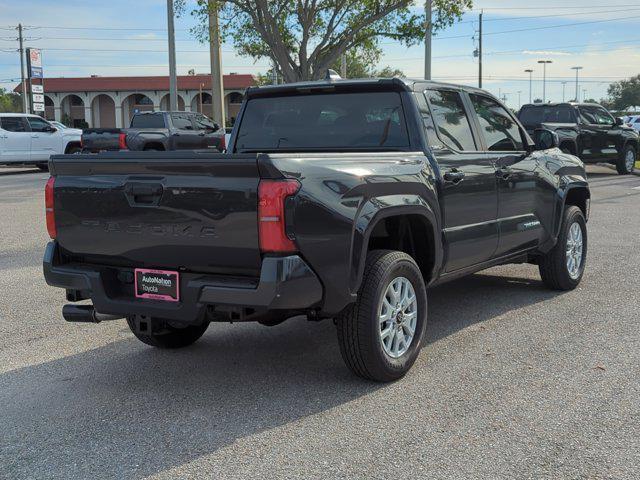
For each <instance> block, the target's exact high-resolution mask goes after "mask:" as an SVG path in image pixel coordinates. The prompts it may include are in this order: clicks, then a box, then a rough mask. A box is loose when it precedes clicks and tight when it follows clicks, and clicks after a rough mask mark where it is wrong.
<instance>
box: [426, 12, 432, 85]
mask: <svg viewBox="0 0 640 480" xmlns="http://www.w3.org/2000/svg"><path fill="white" fill-rule="evenodd" d="M431 4H432V0H427V1H426V2H425V4H424V26H425V33H424V79H425V80H431V35H432V33H433V25H432V22H431V17H432V13H431V7H432V5H431Z"/></svg>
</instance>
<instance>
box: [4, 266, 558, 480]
mask: <svg viewBox="0 0 640 480" xmlns="http://www.w3.org/2000/svg"><path fill="white" fill-rule="evenodd" d="M553 295H556V293H553V292H550V291H548V290H545V289H543V288H542V286H541V283H540V282H539V281H535V280H530V279H521V278H502V277H497V276H494V275H490V274H482V275H474V276H471V277H469V278H466V279H462V280H458V281H456V282H453V283H450V284H447V285H443V286H441V287H437V288H435V289H433V290H431V291H430V322H429V325H428V343H431V342H435V341H437V340H438V339H440V338H443V337H446V336H447V335H451V334H453V333H455V332H456V331H458V330H460V329H463V328H465V327H467V326H469V325H470V324H474V323H477V322H482V321H485V320H489V319H491V318H494V317H496V316H499V315H501V314H503V313H505V312H507V311H510V310H513V309H516V308H519V307H522V306H525V305H531V304H533V303H536V302H539V301H542V300H544V299H546V298H549V297H551V296H553ZM69 328H73V327H72V326H69ZM92 328H97V329H99V328H100V326H95V327H92ZM123 328H126V327H123ZM87 332H90V331H89V330H87ZM88 334H90V333H88ZM405 381H411V379H410V378H407V379H406V380H405ZM381 388H385V386H384V385H380V384H374V383H370V382H365V381H361V380H359V379H357V378H355V377H354V376H353V375H351V374H350V372H349V371H348V370H347V369H346V367H344V365H343V364H342V360H341V358H340V353H339V350H338V346H337V342H336V338H335V328H334V326H333V324H332V322H331V321H325V322H319V323H315V322H308V321H306V320H304V319H302V318H297V319H292V320H290V321H289V322H286V323H284V324H282V325H279V326H276V327H272V328H267V327H262V326H259V325H255V324H234V325H231V326H229V325H226V324H224V325H223V324H215V325H212V326H211V327H210V329H209V331H208V332H207V334H206V335H205V336H204V337H203V338H202V339H201V341H199V342H198V343H196V344H195V345H194V346H193V347H191V348H188V349H185V350H180V351H160V350H155V349H152V348H149V347H146V346H144V345H142V344H140V343H139V342H137V341H136V340H134V339H133V338H131V339H125V340H119V341H115V342H113V343H110V344H108V345H105V346H103V347H100V348H96V349H94V350H90V351H87V352H83V353H79V354H75V355H70V356H67V357H64V358H60V359H58V360H54V361H51V362H48V363H44V364H41V365H36V366H32V367H26V368H22V369H19V370H14V371H9V372H8V373H5V374H3V375H0V405H2V415H1V416H0V431H2V437H3V440H2V445H0V447H1V449H0V454H1V455H0V456H1V457H3V458H0V477H2V478H24V477H29V478H96V477H101V478H113V477H115V478H142V477H146V476H148V475H152V474H154V473H159V472H163V471H166V470H167V469H170V468H172V467H177V466H180V465H184V464H186V463H189V462H191V461H194V460H196V459H198V458H200V457H201V456H204V455H208V454H211V453H213V452H215V451H217V450H219V449H221V448H224V447H226V446H228V445H231V444H233V443H234V442H236V441H239V440H240V439H242V438H244V437H248V436H251V435H254V434H257V433H259V432H263V431H266V430H269V429H272V428H275V427H278V426H281V425H285V424H289V423H291V422H295V421H297V420H299V419H301V418H304V417H308V416H313V415H315V414H317V413H319V412H324V411H327V410H330V409H332V408H334V407H336V406H339V405H342V404H345V403H348V402H354V401H358V400H359V399H360V398H362V397H365V396H367V395H370V394H372V393H374V392H375V391H376V390H378V389H381ZM372 413H373V412H372ZM27 445H28V446H27Z"/></svg>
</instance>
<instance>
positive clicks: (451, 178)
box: [443, 168, 464, 185]
mask: <svg viewBox="0 0 640 480" xmlns="http://www.w3.org/2000/svg"><path fill="white" fill-rule="evenodd" d="M443 178H444V181H445V182H449V183H453V184H454V185H456V184H458V183H460V182H461V181H462V180H464V172H462V171H460V170H458V169H457V168H452V169H451V170H449V171H448V172H446V173H445V174H444V176H443Z"/></svg>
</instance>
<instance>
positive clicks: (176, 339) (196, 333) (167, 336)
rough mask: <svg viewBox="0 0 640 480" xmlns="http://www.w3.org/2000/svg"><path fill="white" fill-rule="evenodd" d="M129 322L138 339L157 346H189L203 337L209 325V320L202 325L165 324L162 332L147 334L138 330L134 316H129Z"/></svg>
mask: <svg viewBox="0 0 640 480" xmlns="http://www.w3.org/2000/svg"><path fill="white" fill-rule="evenodd" d="M127 324H128V325H129V328H130V329H131V332H132V333H133V334H134V335H135V336H136V338H137V339H138V340H140V341H141V342H142V343H146V344H147V345H151V346H152V347H156V348H183V347H188V346H189V345H191V344H193V343H195V342H196V341H197V340H198V339H199V338H200V337H202V335H204V332H206V331H207V328H208V327H209V322H204V323H203V324H201V325H187V326H185V327H181V328H177V327H173V326H171V325H164V328H163V332H162V333H159V334H150V335H145V334H141V333H139V332H137V331H136V328H135V325H134V320H133V318H132V317H127Z"/></svg>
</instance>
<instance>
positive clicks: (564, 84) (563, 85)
mask: <svg viewBox="0 0 640 480" xmlns="http://www.w3.org/2000/svg"><path fill="white" fill-rule="evenodd" d="M566 86H567V82H562V101H563V102H564V87H566Z"/></svg>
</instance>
